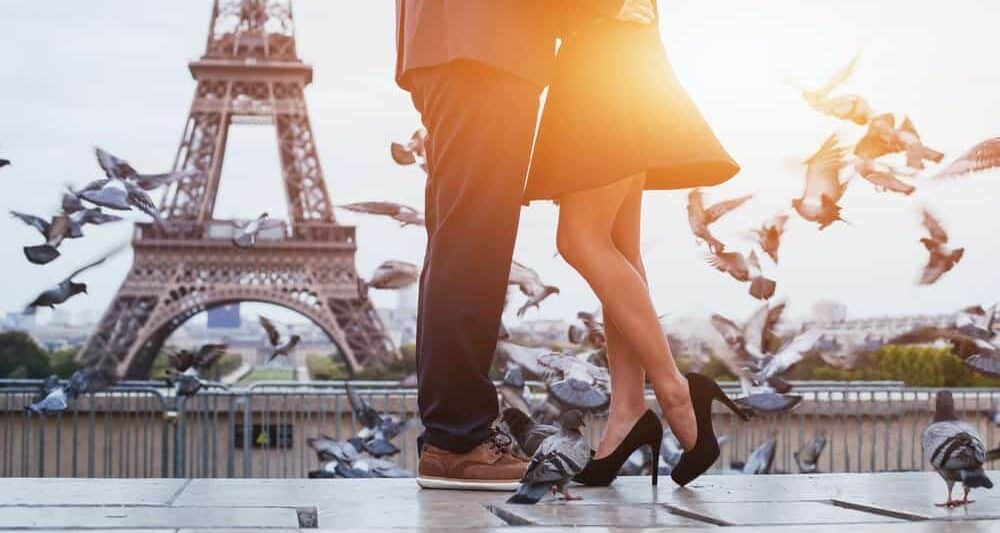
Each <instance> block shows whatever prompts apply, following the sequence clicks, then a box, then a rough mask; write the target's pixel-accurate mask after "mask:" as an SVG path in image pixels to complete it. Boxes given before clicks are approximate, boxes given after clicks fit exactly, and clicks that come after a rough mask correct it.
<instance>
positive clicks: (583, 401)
mask: <svg viewBox="0 0 1000 533" xmlns="http://www.w3.org/2000/svg"><path fill="white" fill-rule="evenodd" d="M538 364H539V365H541V366H542V368H543V369H546V370H547V371H546V372H545V374H544V379H545V386H546V388H547V389H548V391H549V395H550V396H551V397H552V398H554V399H556V400H558V401H559V403H560V404H562V405H565V406H567V407H569V408H572V409H580V410H583V411H597V410H601V409H604V408H605V407H607V406H608V403H609V402H610V401H611V391H610V387H611V378H610V376H609V375H608V369H607V368H603V367H599V366H596V365H594V364H592V363H588V362H587V361H584V360H582V359H581V358H580V357H578V356H576V355H569V354H564V353H558V352H552V353H548V354H546V355H543V356H541V357H539V358H538Z"/></svg>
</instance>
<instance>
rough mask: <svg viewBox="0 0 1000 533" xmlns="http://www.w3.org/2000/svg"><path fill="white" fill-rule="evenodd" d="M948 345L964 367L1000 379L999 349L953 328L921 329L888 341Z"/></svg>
mask: <svg viewBox="0 0 1000 533" xmlns="http://www.w3.org/2000/svg"><path fill="white" fill-rule="evenodd" d="M939 342H944V343H947V344H948V345H950V348H951V353H953V354H954V355H955V356H957V357H958V358H960V359H962V361H963V362H964V364H965V366H967V367H968V368H970V369H972V370H973V371H975V372H978V373H980V374H984V375H987V376H993V377H1000V348H998V347H997V346H995V345H994V344H993V343H992V342H990V341H989V340H985V339H980V338H976V337H972V336H969V335H966V334H965V333H962V332H960V331H958V330H956V329H954V328H938V327H923V328H917V329H915V330H912V331H909V332H907V333H904V334H902V335H899V336H897V337H896V338H894V339H891V340H890V341H889V344H936V343H939Z"/></svg>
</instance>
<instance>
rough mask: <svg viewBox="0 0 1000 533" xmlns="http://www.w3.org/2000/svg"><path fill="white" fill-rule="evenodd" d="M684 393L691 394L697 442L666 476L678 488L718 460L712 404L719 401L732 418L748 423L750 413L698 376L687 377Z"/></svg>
mask: <svg viewBox="0 0 1000 533" xmlns="http://www.w3.org/2000/svg"><path fill="white" fill-rule="evenodd" d="M685 377H687V380H688V390H690V391H691V405H692V406H693V407H694V416H695V418H696V419H697V421H698V440H697V441H696V442H695V445H694V448H692V449H690V450H688V451H685V452H684V453H682V454H681V459H680V461H679V462H678V463H677V466H675V467H674V469H673V471H671V472H670V478H671V479H673V480H674V482H675V483H677V484H678V485H680V486H682V487H683V486H684V485H687V484H688V483H690V482H692V481H694V479H695V478H697V477H698V476H700V475H702V474H704V473H705V471H706V470H708V469H709V467H711V466H712V464H713V463H715V460H716V459H718V458H719V441H718V440H717V439H716V438H715V428H713V427H712V401H713V400H719V401H720V402H722V403H723V405H725V406H726V407H728V408H729V409H730V410H731V411H732V412H733V413H734V414H735V415H736V416H738V417H740V418H741V419H743V420H744V421H746V420H750V416H751V412H750V411H749V410H747V409H745V408H743V407H740V406H739V405H736V403H735V402H733V401H732V400H730V399H729V397H728V396H726V394H725V393H724V392H722V389H721V388H720V387H719V384H718V383H716V382H715V381H713V380H712V379H711V378H709V377H707V376H703V375H701V374H696V373H693V372H692V373H690V374H687V375H686V376H685Z"/></svg>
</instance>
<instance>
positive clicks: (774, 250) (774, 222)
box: [754, 214, 788, 264]
mask: <svg viewBox="0 0 1000 533" xmlns="http://www.w3.org/2000/svg"><path fill="white" fill-rule="evenodd" d="M787 222H788V215H784V214H781V215H776V216H774V217H773V218H771V219H770V220H768V221H767V222H765V223H764V225H762V226H761V227H760V229H758V230H754V232H755V233H756V234H757V244H758V245H760V249H761V250H763V251H764V253H766V254H767V255H768V257H770V258H771V260H772V261H774V262H775V264H777V263H778V247H779V246H780V245H781V236H782V235H783V234H784V233H785V223H787Z"/></svg>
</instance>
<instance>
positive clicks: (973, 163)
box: [934, 137, 1000, 178]
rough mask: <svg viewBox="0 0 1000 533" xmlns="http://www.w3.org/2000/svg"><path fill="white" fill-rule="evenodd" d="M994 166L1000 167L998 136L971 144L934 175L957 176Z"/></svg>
mask: <svg viewBox="0 0 1000 533" xmlns="http://www.w3.org/2000/svg"><path fill="white" fill-rule="evenodd" d="M994 168H1000V137H994V138H992V139H987V140H985V141H983V142H981V143H979V144H977V145H976V146H973V147H972V149H970V150H969V151H968V152H966V153H965V154H964V155H962V157H959V158H958V159H956V160H955V161H954V162H953V163H952V164H950V165H948V166H947V167H946V168H945V169H944V170H942V171H941V172H939V173H938V174H937V175H936V176H934V177H935V178H957V177H959V176H965V175H967V174H972V173H974V172H982V171H984V170H989V169H994Z"/></svg>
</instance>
